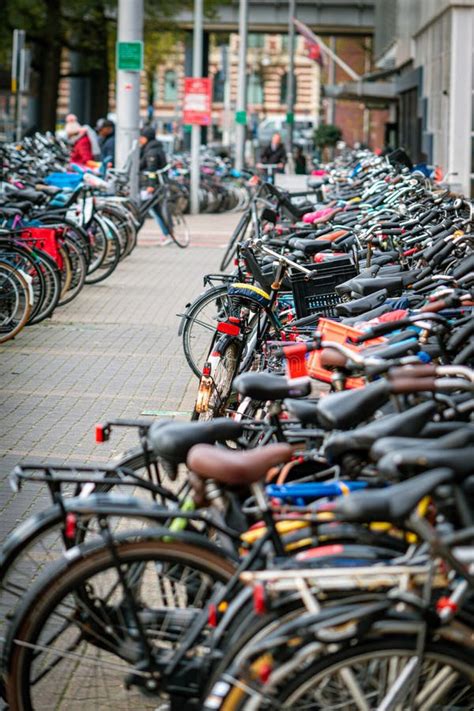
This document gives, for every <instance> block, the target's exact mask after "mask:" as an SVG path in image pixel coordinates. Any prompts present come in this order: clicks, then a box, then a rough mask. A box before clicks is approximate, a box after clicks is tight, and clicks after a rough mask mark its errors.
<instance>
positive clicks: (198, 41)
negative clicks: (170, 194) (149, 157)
mask: <svg viewBox="0 0 474 711" xmlns="http://www.w3.org/2000/svg"><path fill="white" fill-rule="evenodd" d="M202 47H203V0H194V33H193V78H192V81H194V82H196V83H195V84H188V86H189V87H190V88H191V87H195V88H196V89H198V88H201V89H203V88H204V85H203V84H200V82H202V81H203V79H202V77H201V75H202ZM199 97H202V92H201V93H190V94H188V107H189V108H188V111H190V112H191V113H192V114H193V113H194V114H197V115H198V116H201V117H202V115H203V113H205V112H203V111H202V108H203V107H204V108H205V100H204V102H203V99H202V98H199ZM189 102H190V103H189ZM193 107H194V108H193ZM185 109H186V98H185ZM196 109H197V110H196ZM184 123H189V121H186V119H185V120H184ZM209 123H210V121H209ZM191 125H192V129H191V212H192V214H193V215H197V213H198V212H199V179H200V177H201V166H200V152H201V125H207V124H199V123H192V124H191Z"/></svg>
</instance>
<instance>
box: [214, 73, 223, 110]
mask: <svg viewBox="0 0 474 711" xmlns="http://www.w3.org/2000/svg"><path fill="white" fill-rule="evenodd" d="M224 86H225V81H224V72H222V71H221V70H219V71H218V72H216V73H215V74H214V81H213V82H212V100H213V101H217V102H221V103H222V102H223V101H224Z"/></svg>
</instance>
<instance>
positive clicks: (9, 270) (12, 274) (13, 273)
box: [0, 261, 32, 343]
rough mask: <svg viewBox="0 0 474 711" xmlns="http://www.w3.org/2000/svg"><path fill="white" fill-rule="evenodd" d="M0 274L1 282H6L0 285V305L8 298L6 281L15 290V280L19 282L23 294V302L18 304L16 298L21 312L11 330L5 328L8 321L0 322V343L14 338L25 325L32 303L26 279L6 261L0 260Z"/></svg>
mask: <svg viewBox="0 0 474 711" xmlns="http://www.w3.org/2000/svg"><path fill="white" fill-rule="evenodd" d="M2 274H3V277H4V278H3V279H1V282H5V279H6V280H7V283H6V284H5V285H1V286H0V305H1V304H2V303H3V302H5V304H6V301H7V299H8V294H7V293H6V291H5V289H6V287H7V286H8V282H9V283H10V287H13V288H14V289H15V290H16V288H17V287H16V284H15V282H16V283H18V284H19V286H20V287H21V293H22V295H23V299H22V302H24V303H22V304H20V300H18V307H19V308H20V309H21V312H20V314H19V316H18V318H17V319H15V323H14V325H13V327H12V328H11V330H8V331H7V330H6V329H7V328H8V322H5V323H0V343H5V342H6V341H9V340H10V339H12V338H15V336H16V335H17V334H18V333H19V332H20V331H21V330H22V329H23V328H24V327H25V326H26V324H27V323H28V319H29V317H30V313H31V307H32V304H31V300H30V290H29V286H28V284H27V282H26V279H25V278H24V277H23V276H22V275H21V274H20V272H18V271H17V270H16V269H14V268H13V267H12V266H11V265H10V264H8V262H3V261H0V275H2ZM15 310H16V307H15ZM12 318H13V314H12V316H11V317H10V318H9V319H8V321H10V320H11V319H12ZM0 319H1V311H0Z"/></svg>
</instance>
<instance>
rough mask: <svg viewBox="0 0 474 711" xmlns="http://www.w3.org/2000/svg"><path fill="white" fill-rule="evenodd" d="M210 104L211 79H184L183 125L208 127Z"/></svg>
mask: <svg viewBox="0 0 474 711" xmlns="http://www.w3.org/2000/svg"><path fill="white" fill-rule="evenodd" d="M211 104H212V79H210V78H208V77H204V78H195V77H186V78H185V80H184V106H183V123H185V124H195V125H198V126H209V125H210V123H211Z"/></svg>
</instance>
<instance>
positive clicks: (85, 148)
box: [65, 121, 94, 166]
mask: <svg viewBox="0 0 474 711" xmlns="http://www.w3.org/2000/svg"><path fill="white" fill-rule="evenodd" d="M65 131H66V137H67V141H68V143H69V145H70V146H71V153H70V156H69V161H70V162H71V163H76V164H77V165H80V166H85V165H86V164H87V162H88V161H90V160H93V159H94V157H93V154H92V146H91V142H90V139H89V136H88V135H87V129H86V127H85V126H81V124H80V123H79V121H67V122H66V126H65Z"/></svg>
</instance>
